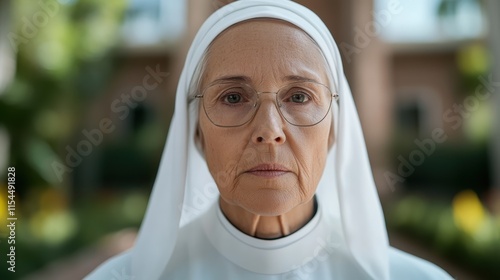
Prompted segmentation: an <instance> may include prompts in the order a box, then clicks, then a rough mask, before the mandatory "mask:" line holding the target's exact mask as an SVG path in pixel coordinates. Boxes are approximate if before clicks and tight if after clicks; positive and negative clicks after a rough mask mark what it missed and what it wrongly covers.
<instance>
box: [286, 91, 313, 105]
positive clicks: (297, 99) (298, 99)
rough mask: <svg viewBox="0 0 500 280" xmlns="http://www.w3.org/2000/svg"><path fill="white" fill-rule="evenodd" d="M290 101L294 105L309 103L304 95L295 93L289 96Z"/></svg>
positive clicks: (307, 97)
mask: <svg viewBox="0 0 500 280" xmlns="http://www.w3.org/2000/svg"><path fill="white" fill-rule="evenodd" d="M290 101H291V102H294V103H305V102H307V101H309V96H307V95H306V94H304V93H301V92H297V93H294V94H292V95H291V96H290Z"/></svg>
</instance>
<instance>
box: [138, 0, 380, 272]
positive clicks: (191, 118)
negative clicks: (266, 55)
mask: <svg viewBox="0 0 500 280" xmlns="http://www.w3.org/2000/svg"><path fill="white" fill-rule="evenodd" d="M253 18H274V19H280V20H284V21H287V22H289V23H292V24H294V25H296V26H297V27H299V28H300V29H302V30H303V31H305V32H306V33H307V34H309V35H310V36H311V37H312V38H313V39H314V40H315V41H316V43H317V44H318V45H319V47H320V49H321V50H322V52H323V54H324V56H325V58H326V61H327V63H328V65H329V67H330V68H331V73H332V76H333V81H331V82H332V85H331V86H332V91H334V92H337V93H338V94H339V95H340V100H339V104H338V107H337V106H333V107H332V108H333V114H332V115H333V117H334V122H335V125H334V128H335V135H336V143H335V145H334V147H333V148H332V149H331V150H330V152H329V155H328V158H327V164H326V167H325V170H324V173H323V177H322V178H321V181H320V185H319V186H318V191H317V198H318V200H319V206H320V207H322V211H323V212H324V213H325V215H328V216H329V217H331V218H332V219H330V220H332V221H333V220H335V221H339V222H338V226H337V228H339V231H340V232H339V233H337V235H340V236H343V238H342V245H341V247H342V248H343V250H345V251H346V252H347V254H348V256H349V257H350V258H352V260H351V263H352V265H353V269H357V270H359V271H358V273H360V272H361V273H362V274H365V275H366V276H367V277H366V278H371V279H388V278H389V264H388V249H389V245H388V240H387V232H386V229H385V223H384V218H383V214H382V208H381V206H380V201H379V198H378V195H377V191H376V187H375V184H374V181H373V176H372V173H371V169H370V164H369V160H368V156H367V152H366V146H365V141H364V138H363V133H362V130H361V125H360V123H359V118H358V115H357V112H356V108H355V105H354V101H353V98H352V95H351V90H350V88H349V85H348V83H347V80H346V78H345V76H344V72H343V67H342V61H341V57H340V53H339V50H338V47H337V45H336V44H335V42H334V40H333V38H332V36H331V34H330V32H329V30H328V28H327V27H326V26H325V25H324V23H323V22H322V21H321V20H320V19H319V18H318V16H316V15H315V14H314V13H313V12H312V11H310V10H308V9H307V8H305V7H303V6H301V5H299V4H297V3H294V2H292V1H288V0H241V1H236V2H233V3H231V4H229V5H226V6H224V7H223V8H221V9H219V10H218V11H216V12H215V13H214V14H212V15H211V16H210V17H209V18H208V19H207V20H206V21H205V23H204V24H203V25H202V27H201V28H200V30H199V31H198V33H197V35H196V37H195V39H194V41H193V43H192V45H191V48H190V49H189V52H188V55H187V58H186V62H185V65H184V69H183V71H182V74H181V77H180V80H179V85H178V88H177V96H176V101H175V112H174V116H173V118H172V122H171V126H170V131H169V135H168V137H167V142H166V146H165V148H164V151H163V155H162V159H161V162H160V166H159V170H158V174H157V177H156V181H155V183H154V187H153V191H152V193H151V197H150V200H149V204H148V208H147V212H146V215H145V218H144V220H143V223H142V226H141V229H140V231H139V235H138V237H137V240H136V244H135V246H134V249H133V251H132V272H133V275H135V276H136V277H137V279H158V277H159V276H160V275H161V273H162V271H163V270H164V269H165V267H166V265H167V263H168V261H169V259H170V257H171V254H172V251H173V250H174V247H175V243H176V240H177V235H178V231H179V228H180V226H181V225H183V224H185V223H187V222H189V221H190V220H192V219H194V218H195V217H196V216H198V215H199V214H201V213H203V212H204V211H206V210H207V208H208V207H209V206H210V205H211V204H212V202H214V200H216V199H217V197H218V196H217V195H218V192H217V189H216V187H215V182H214V180H213V178H212V176H211V175H210V173H209V171H208V168H207V166H206V163H205V160H204V159H203V158H202V156H201V155H200V154H199V152H198V151H197V149H196V147H195V144H194V134H195V128H196V127H195V126H196V123H197V120H198V103H197V102H191V103H190V102H189V96H188V94H189V87H190V85H191V83H192V78H193V75H194V73H195V71H196V68H197V66H198V64H199V62H200V60H201V59H202V57H203V55H204V53H205V50H206V49H207V47H208V46H209V45H210V43H211V42H212V41H213V40H214V38H216V37H217V35H219V34H220V33H221V32H222V31H224V30H225V29H227V28H228V27H230V26H232V25H234V24H236V23H238V22H242V21H245V20H248V19H253ZM334 103H335V102H334ZM334 105H335V104H334ZM181 216H182V219H181Z"/></svg>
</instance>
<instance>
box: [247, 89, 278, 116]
mask: <svg viewBox="0 0 500 280" xmlns="http://www.w3.org/2000/svg"><path fill="white" fill-rule="evenodd" d="M279 92H280V91H279V90H278V91H255V93H256V95H257V100H256V101H255V104H254V107H258V106H260V104H261V99H260V96H261V94H266V93H267V94H274V100H275V101H276V102H275V103H276V108H278V111H279V112H280V114H281V109H280V108H281V106H282V105H281V102H280V101H279V98H278V94H279Z"/></svg>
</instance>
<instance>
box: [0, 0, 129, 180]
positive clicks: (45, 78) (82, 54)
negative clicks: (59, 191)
mask: <svg viewBox="0 0 500 280" xmlns="http://www.w3.org/2000/svg"><path fill="white" fill-rule="evenodd" d="M44 5H45V6H44ZM47 5H48V7H49V8H47ZM12 8H13V10H12V12H13V16H12V19H13V20H14V22H13V24H12V26H13V30H12V32H10V33H9V40H10V43H11V45H12V47H13V48H14V49H15V50H16V51H17V58H16V60H17V72H16V75H15V78H14V81H13V82H12V84H11V85H10V86H9V87H8V88H7V89H6V90H5V92H3V93H2V94H1V95H0V126H4V127H5V128H6V129H7V131H8V134H9V136H10V138H11V143H12V146H11V149H10V163H11V165H13V166H16V167H17V168H18V169H19V170H23V176H22V178H20V180H21V179H22V180H23V182H20V183H22V184H23V185H25V186H29V187H35V186H40V185H47V184H48V185H51V186H57V185H60V182H58V181H57V180H56V176H55V174H54V172H53V170H52V168H51V165H50V163H51V162H53V160H54V159H56V158H57V157H58V154H59V151H58V149H59V148H60V147H61V146H62V143H64V142H65V141H66V140H67V138H68V137H70V135H72V134H73V133H74V131H73V129H74V127H76V124H77V123H78V121H79V116H81V115H82V114H79V112H80V111H81V110H82V108H83V106H84V105H85V103H86V101H87V100H88V99H89V97H92V96H93V95H95V94H96V93H98V92H99V89H100V88H102V86H103V85H104V82H105V81H106V80H107V78H108V76H109V75H110V73H111V71H110V70H111V66H112V63H111V61H112V60H111V56H109V54H110V51H111V50H112V49H113V48H114V45H115V42H116V41H117V36H118V34H119V32H118V30H119V27H120V22H121V18H122V15H123V12H124V8H125V1H124V0H121V1H97V0H78V1H57V0H45V1H40V2H37V5H35V4H34V3H33V2H32V1H29V0H19V1H12Z"/></svg>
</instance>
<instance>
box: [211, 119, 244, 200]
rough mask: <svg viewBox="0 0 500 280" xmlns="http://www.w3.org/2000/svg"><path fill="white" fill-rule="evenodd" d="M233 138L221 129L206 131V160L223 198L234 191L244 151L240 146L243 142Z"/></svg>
mask: <svg viewBox="0 0 500 280" xmlns="http://www.w3.org/2000/svg"><path fill="white" fill-rule="evenodd" d="M233 138H234V137H233ZM233 138H232V137H229V136H228V135H225V133H224V132H223V131H221V130H220V129H212V130H206V131H204V144H205V159H206V162H207V165H208V169H209V171H210V173H211V174H212V177H213V178H214V180H215V182H216V184H217V186H218V188H219V191H220V192H221V194H222V195H223V196H224V194H225V193H227V192H230V191H231V190H232V188H231V186H233V185H234V181H235V179H236V176H237V170H238V165H239V162H240V159H241V151H242V150H243V148H241V147H239V146H238V145H239V143H242V142H243V141H238V140H236V139H233Z"/></svg>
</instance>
